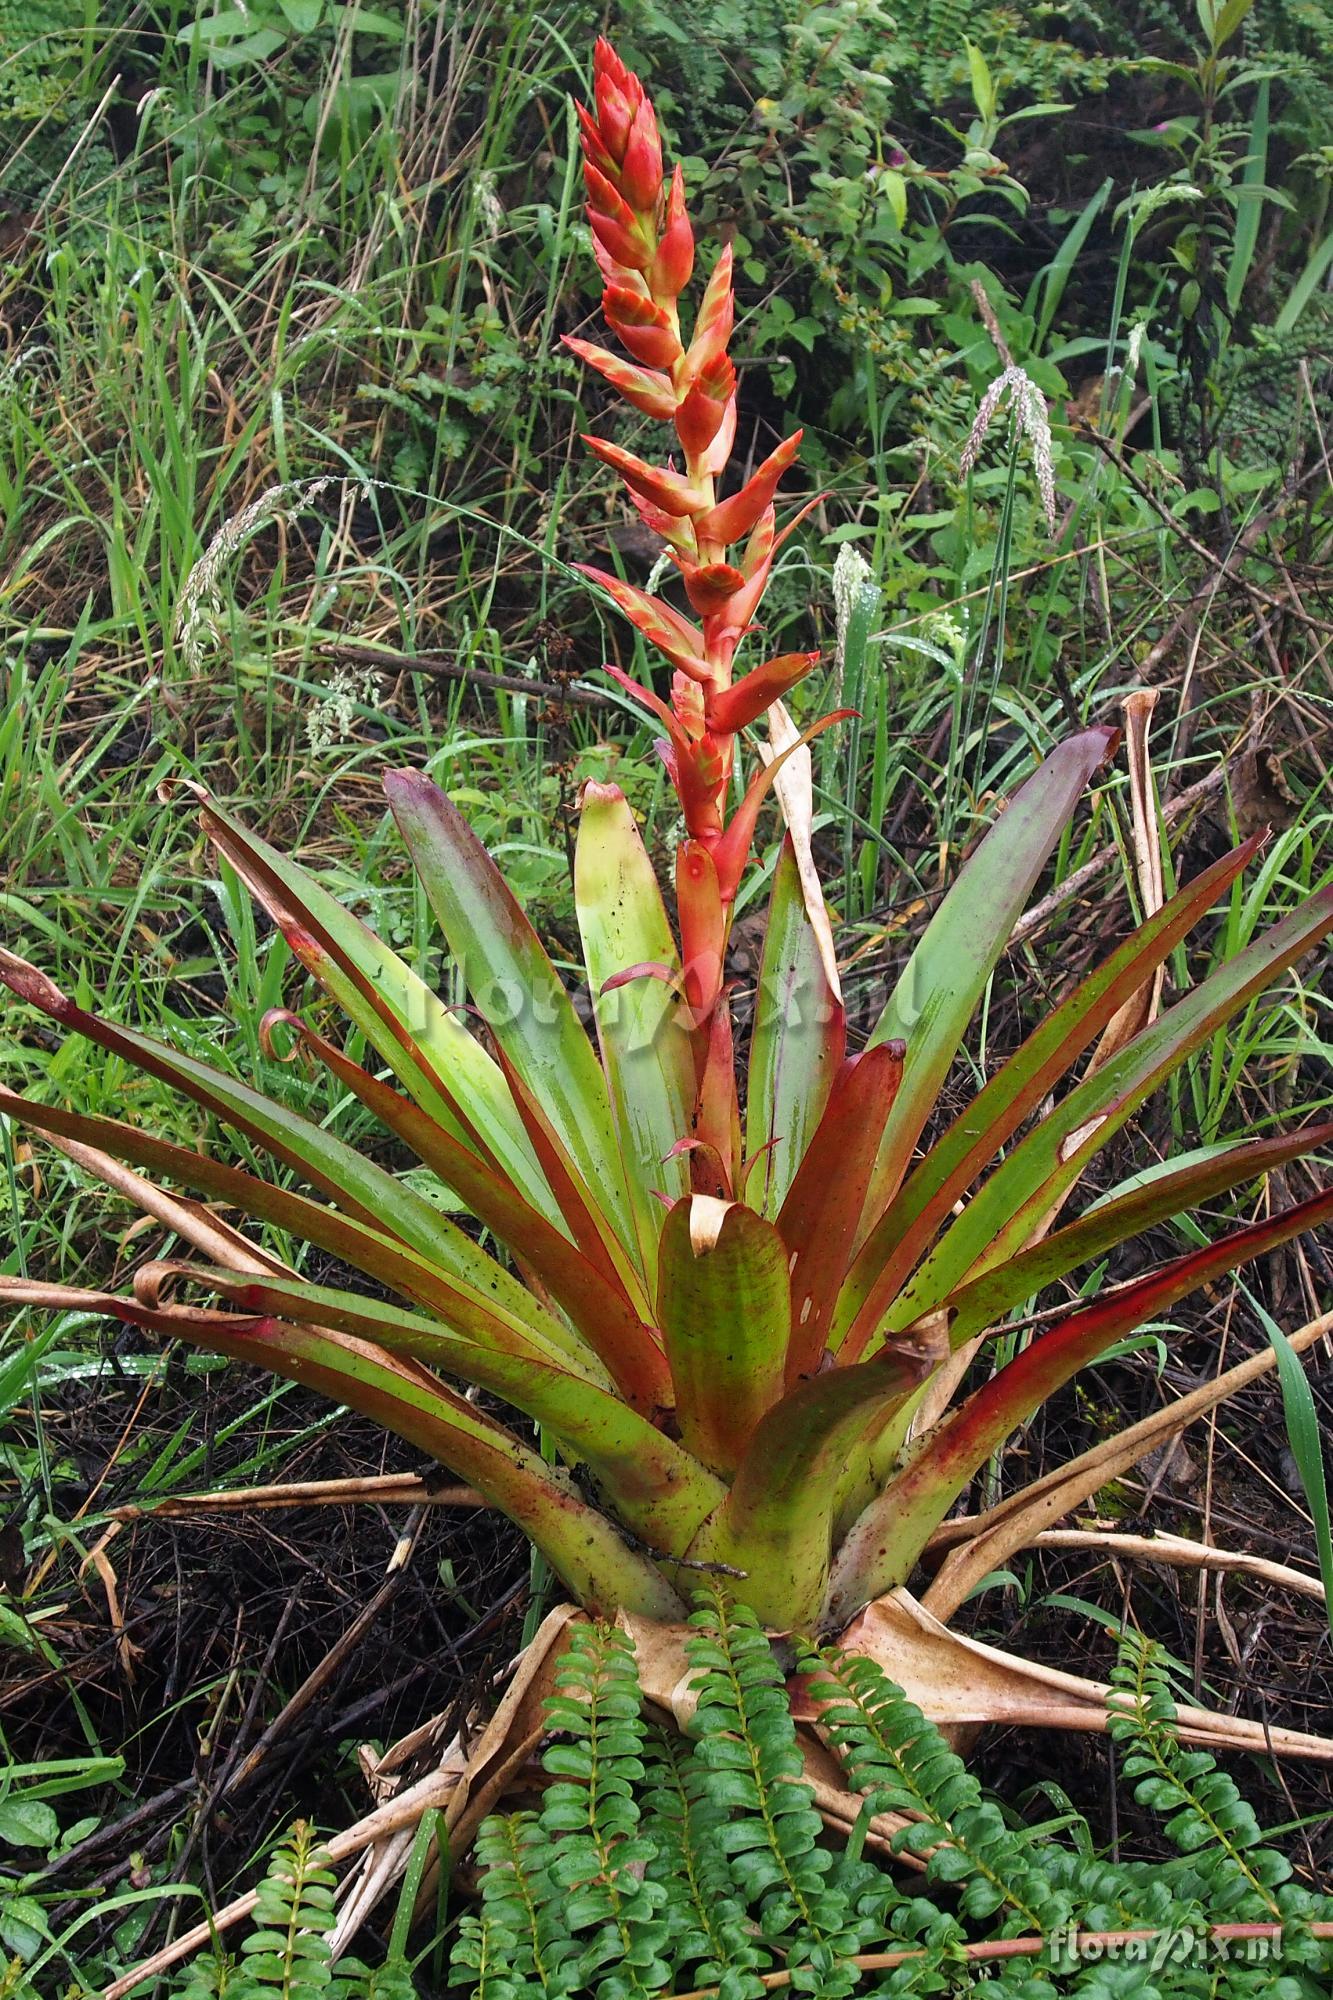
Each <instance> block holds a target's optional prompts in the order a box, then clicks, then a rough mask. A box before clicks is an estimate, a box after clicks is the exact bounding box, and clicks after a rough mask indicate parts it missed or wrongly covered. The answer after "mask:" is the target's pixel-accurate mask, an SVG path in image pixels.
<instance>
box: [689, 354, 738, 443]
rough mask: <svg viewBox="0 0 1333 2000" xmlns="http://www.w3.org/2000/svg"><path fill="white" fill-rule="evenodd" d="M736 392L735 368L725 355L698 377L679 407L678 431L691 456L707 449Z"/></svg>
mask: <svg viewBox="0 0 1333 2000" xmlns="http://www.w3.org/2000/svg"><path fill="white" fill-rule="evenodd" d="M724 366H725V373H724V372H723V367H724ZM735 393H736V371H735V369H734V368H733V367H732V365H731V362H730V360H729V359H728V357H727V356H726V355H721V356H719V360H718V363H717V364H715V365H714V366H713V367H712V368H709V369H707V370H705V371H704V373H703V374H701V375H699V376H697V377H696V378H695V381H694V384H693V386H692V387H691V388H690V389H688V390H687V391H686V393H685V395H684V396H683V397H682V398H681V401H680V403H679V404H678V405H677V408H676V435H677V437H678V438H679V439H680V442H681V445H682V447H683V448H684V450H685V452H686V454H687V456H688V457H690V458H698V457H700V456H701V455H702V454H703V453H704V452H706V451H707V449H708V447H709V445H710V444H711V443H712V442H713V439H714V438H715V437H716V436H717V434H718V432H719V431H720V430H721V428H722V423H723V419H724V418H725V416H726V414H727V405H728V403H729V402H730V401H731V399H732V397H733V396H734V395H735Z"/></svg>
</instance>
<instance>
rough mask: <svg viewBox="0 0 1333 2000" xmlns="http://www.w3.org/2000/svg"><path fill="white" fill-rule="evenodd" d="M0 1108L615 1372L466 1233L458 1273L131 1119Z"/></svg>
mask: <svg viewBox="0 0 1333 2000" xmlns="http://www.w3.org/2000/svg"><path fill="white" fill-rule="evenodd" d="M0 1112H3V1113H4V1114H5V1115H6V1116H8V1117H10V1118H17V1119H21V1120H22V1121H23V1123H24V1124H26V1125H30V1126H32V1127H33V1128H34V1129H35V1130H37V1131H40V1132H49V1133H52V1134H54V1135H55V1136H56V1137H57V1138H65V1139H72V1140H74V1141H75V1142H76V1143H77V1144H80V1145H84V1146H93V1147H95V1148H96V1149H97V1150H98V1151H99V1152H102V1153H109V1154H110V1155H111V1157H112V1158H113V1159H117V1160H125V1161H128V1162H130V1164H132V1165H134V1166H137V1167H146V1168H147V1169H148V1171H149V1172H150V1173H151V1174H153V1175H154V1176H155V1177H157V1178H159V1179H161V1178H163V1177H165V1178H166V1179H167V1180H171V1181H175V1182H176V1183H177V1185H179V1186H181V1187H189V1188H196V1189H198V1190H199V1191H200V1192H202V1193H204V1194H207V1195H211V1196H212V1197H213V1198H214V1200H215V1201H220V1202H222V1203H224V1204H225V1205H226V1206H227V1207H228V1208H232V1209H236V1210H238V1211H239V1212H240V1213H241V1214H242V1215H244V1216H246V1217H248V1218H252V1219H254V1220H258V1221H261V1222H269V1223H272V1224H273V1225H274V1227H275V1228H277V1229H282V1230H285V1231H287V1232H288V1233H289V1234H290V1235H292V1236H295V1237H297V1238H298V1239H300V1240H302V1241H304V1242H306V1243H310V1244H312V1245H313V1246H314V1247H315V1248H316V1249H318V1250H326V1251H328V1252H329V1253H330V1254H331V1255H332V1256H335V1257H337V1258H338V1259H339V1261H340V1262H342V1263H343V1264H347V1265H350V1266H351V1268H352V1269H353V1270H357V1271H362V1272H364V1273H365V1275H366V1276H367V1277H369V1278H374V1279H375V1280H376V1282H377V1283H379V1284H381V1285H387V1286H388V1287H389V1288H390V1290H392V1291H395V1292H397V1293H399V1294H400V1295H401V1296H402V1297H403V1298H405V1299H412V1300H414V1301H415V1302H416V1304H418V1305H421V1306H424V1307H425V1308H426V1309H427V1311H428V1312H432V1313H435V1314H436V1315H437V1316H438V1317H439V1318H440V1319H442V1320H443V1321H444V1322H445V1323H446V1324H447V1325H448V1326H450V1327H451V1328H452V1329H453V1330H454V1331H455V1332H456V1333H458V1334H461V1335H463V1336H464V1337H465V1338H467V1339H470V1340H477V1341H482V1342H485V1343H494V1344H499V1345H502V1346H504V1347H506V1348H508V1349H510V1350H511V1351H513V1352H519V1351H526V1352H528V1353H530V1354H532V1355H533V1356H534V1358H542V1359H545V1360H548V1361H553V1362H555V1363H557V1365H558V1366H560V1367H562V1368H570V1369H573V1370H574V1371H575V1372H576V1373H577V1374H579V1375H581V1376H583V1377H585V1378H586V1379H587V1380H588V1381H590V1382H595V1383H597V1384H598V1385H599V1386H601V1387H603V1388H606V1387H609V1386H610V1382H611V1377H610V1376H609V1375H608V1374H607V1372H606V1370H605V1369H604V1368H603V1367H602V1365H601V1363H600V1362H599V1361H598V1360H597V1357H596V1355H595V1354H594V1353H593V1351H592V1349H591V1348H590V1347H589V1346H588V1345H587V1344H586V1342H585V1341H583V1340H582V1339H581V1338H580V1336H579V1335H578V1334H577V1333H575V1332H574V1330H573V1328H572V1327H570V1326H568V1325H567V1324H566V1323H565V1321H564V1320H562V1319H559V1318H557V1317H556V1315H555V1314H554V1313H550V1312H547V1311H546V1310H545V1308H544V1307H543V1306H541V1305H540V1304H539V1303H538V1301H537V1299H536V1298H535V1297H534V1296H533V1294H532V1293H531V1292H530V1291H529V1290H528V1289H527V1287H526V1286H525V1285H523V1284H522V1283H521V1282H520V1281H519V1280H518V1279H517V1278H516V1277H514V1276H513V1274H512V1273H511V1272H509V1271H507V1270H506V1269H505V1267H504V1266H503V1264H497V1263H496V1261H495V1259H494V1258H493V1257H491V1256H488V1255H487V1253H486V1252H485V1251H484V1250H483V1249H481V1248H480V1246H479V1245H477V1244H474V1243H472V1241H471V1239H470V1238H469V1237H464V1238H463V1243H462V1245H461V1246H458V1247H459V1249H460V1252H461V1255H462V1257H463V1258H464V1259H465V1260H466V1261H467V1266H468V1271H467V1276H466V1278H464V1277H463V1276H462V1274H461V1273H459V1272H457V1271H455V1272H453V1273H452V1274H451V1273H450V1272H449V1271H447V1270H446V1269H444V1268H443V1267H442V1266H441V1265H440V1264H439V1263H437V1262H432V1261H431V1259H430V1258H428V1257H423V1256H422V1255H421V1254H420V1253H419V1252H418V1251H416V1250H413V1249H410V1248H409V1247H408V1246H407V1244H405V1243H403V1242H400V1241H399V1240H398V1239H397V1238H396V1237H393V1236H388V1235H386V1234H384V1232H383V1231H381V1230H378V1229H372V1228H371V1227H370V1225H369V1224H368V1223H364V1222H360V1221H358V1220H357V1219H356V1218H355V1217H354V1216H351V1215H345V1214H343V1212H342V1211H341V1210H340V1209H337V1208H326V1207H324V1206H323V1204H322V1203H320V1202H316V1201H311V1200H310V1199H309V1197H308V1196H306V1195H302V1194H297V1193H295V1192H294V1190H292V1189H291V1188H284V1187H277V1186H275V1185H274V1184H273V1182H271V1181H265V1180H261V1179H259V1177H258V1176H257V1175H255V1174H248V1173H246V1172H245V1171H244V1170H243V1169H242V1168H240V1167H233V1166H229V1165H227V1164H226V1162H225V1161H222V1160H217V1159H215V1158H214V1157H213V1156H212V1155H211V1154H209V1153H196V1152H194V1151H193V1150H192V1149H191V1148H190V1147H188V1146H175V1145H172V1144H171V1143H170V1141H168V1140H165V1139H158V1138H155V1137H154V1135H153V1134H152V1133H151V1132H141V1131H139V1130H138V1128H137V1127H136V1126H133V1125H123V1124H121V1123H120V1122H119V1121H118V1120H116V1119H113V1118H97V1117H92V1116H89V1115H86V1114H84V1113H82V1112H77V1111H64V1110H62V1109H60V1108H59V1107H58V1106H55V1105H49V1104H37V1103H34V1102H33V1101H31V1100H30V1099H28V1098H25V1097H18V1096H16V1095H15V1094H14V1093H13V1092H12V1091H9V1090H4V1089H0ZM468 1251H471V1253H472V1255H471V1257H470V1258H468V1257H467V1252H468Z"/></svg>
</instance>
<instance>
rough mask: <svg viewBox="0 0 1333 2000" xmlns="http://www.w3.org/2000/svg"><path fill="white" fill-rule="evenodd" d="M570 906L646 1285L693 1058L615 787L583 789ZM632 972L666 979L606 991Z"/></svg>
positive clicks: (646, 872)
mask: <svg viewBox="0 0 1333 2000" xmlns="http://www.w3.org/2000/svg"><path fill="white" fill-rule="evenodd" d="M574 902H575V907H576V910H577V912H578V921H579V934H580V936H581V938H582V940H583V958H584V963H585V965H586V966H587V971H588V988H589V991H590V992H591V994H592V996H593V1008H594V1013H595V1019H596V1023H597V1039H598V1044H599V1046H600V1048H601V1051H602V1067H603V1068H604V1070H605V1071H606V1076H607V1081H608V1083H609V1084H610V1087H611V1103H612V1107H613V1109H614V1112H615V1119H616V1131H617V1134H618V1137H619V1142H620V1154H621V1161H622V1164H623V1166H624V1170H625V1177H626V1180H627V1181H628V1183H629V1191H630V1200H631V1203H632V1205H633V1210H634V1227H635V1232H636V1235H637V1240H638V1248H639V1264H640V1268H641V1269H642V1271H643V1273H644V1276H645V1279H646V1281H647V1283H648V1285H649V1287H650V1288H651V1287H653V1286H655V1285H656V1282H657V1239H658V1236H659V1234H660V1231H661V1227H662V1210H661V1205H660V1203H659V1201H658V1195H659V1194H664V1195H666V1196H667V1198H668V1199H669V1200H672V1201H675V1200H676V1199H678V1198H679V1196H681V1195H683V1194H684V1193H685V1191H686V1188H687V1186H688V1181H689V1175H688V1169H687V1167H686V1164H685V1161H684V1159H683V1158H682V1157H680V1156H679V1155H677V1156H675V1157H674V1158H673V1157H671V1151H672V1148H673V1147H674V1146H675V1145H676V1143H677V1141H678V1140H680V1139H683V1138H685V1137H687V1136H688V1134H689V1131H690V1125H691V1119H692V1115H693V1108H694V1054H693V1051H692V1048H691V1045H690V1037H689V1035H688V1034H687V1032H686V1031H685V1029H684V1028H683V1027H682V1026H681V1024H680V1022H679V1020H678V1018H677V1016H678V1012H679V1001H678V999H677V994H678V992H679V990H680V960H679V956H678V954H677V951H676V941H675V938H674V937H673V935H672V931H671V925H670V922H669V921H668V919H667V913H666V908H665V905H664V904H663V901H662V892H661V890H660V888H659V887H658V883H657V877H656V875H655V874H654V872H653V864H652V862H651V861H650V859H649V858H648V852H647V850H646V848H645V847H644V844H643V841H642V840H641V839H640V837H639V829H638V827H637V826H636V825H635V822H634V815H633V813H632V812H631V811H630V809H629V805H628V802H627V801H626V799H625V797H624V794H623V793H622V792H621V791H620V790H619V789H618V787H616V786H615V785H597V784H589V785H586V786H585V787H584V791H583V803H582V809H581V812H580V814H579V831H578V841H577V844H576V846H575V850H574ZM636 966H660V967H662V968H663V969H664V971H665V972H666V973H667V975H668V979H662V978H655V977H651V976H648V975H646V974H645V975H644V976H641V977H639V978H636V979H631V980H627V981H625V982H624V983H618V984H616V985H615V986H613V987H612V988H611V990H610V991H608V990H607V987H608V982H609V981H612V980H616V979H617V978H618V975H620V974H623V973H626V972H629V971H630V970H631V969H632V968H634V967H636Z"/></svg>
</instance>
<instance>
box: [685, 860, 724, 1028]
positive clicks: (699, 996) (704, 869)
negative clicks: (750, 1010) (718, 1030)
mask: <svg viewBox="0 0 1333 2000" xmlns="http://www.w3.org/2000/svg"><path fill="white" fill-rule="evenodd" d="M676 909H677V913H678V915H679V918H680V958H681V972H682V976H683V977H684V980H685V998H686V1001H687V1003H688V1005H689V1008H690V1012H691V1015H692V1016H693V1018H694V1021H695V1022H696V1023H699V1022H703V1021H706V1020H707V1019H708V1017H709V1015H710V1014H711V1013H712V1010H713V1007H714V1005H715V1003H716V1001H717V997H718V994H719V993H720V992H721V991H722V959H723V954H724V953H725V951H726V948H727V919H726V912H725V911H724V910H723V907H722V897H721V893H720V891H719V889H718V880H717V869H716V867H715V866H714V864H713V857H712V855H711V854H710V853H709V851H708V849H707V848H706V847H705V846H704V844H703V842H702V841H699V840H685V841H682V842H681V844H680V846H679V847H678V848H677V849H676Z"/></svg>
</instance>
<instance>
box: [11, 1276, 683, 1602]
mask: <svg viewBox="0 0 1333 2000" xmlns="http://www.w3.org/2000/svg"><path fill="white" fill-rule="evenodd" d="M0 1299H3V1300H5V1301H6V1302H7V1303H9V1304H11V1305H15V1306H28V1307H31V1308H36V1309H48V1310H52V1311H65V1310H76V1311H91V1312H103V1313H106V1314H107V1315H108V1316H109V1317H112V1318H115V1319H119V1320H123V1321H124V1322H125V1323H126V1324H128V1325H131V1326H142V1327H147V1328H149V1329H150V1330H151V1331H152V1332H155V1333H163V1334H166V1335H168V1336H169V1337H171V1338H174V1339H180V1340H186V1341H189V1342H190V1343H191V1344H192V1345H194V1346H197V1347H204V1348H207V1349H209V1350H211V1351H212V1352H214V1353H218V1354H226V1355H229V1356H231V1357H232V1359H234V1360H237V1361H245V1362H249V1363H252V1364H253V1365H255V1366H257V1367H260V1368H263V1369H266V1370H268V1371H269V1372H270V1373H271V1374H274V1375H281V1376H283V1377H285V1378H287V1379H288V1380H291V1381H295V1382H301V1383H304V1384H305V1385H306V1387H308V1388H311V1389H314V1390H316V1391H317V1392H318V1393H319V1394H321V1395H324V1396H327V1397H329V1398H330V1399H331V1400H332V1401H333V1402H334V1403H339V1404H343V1405H345V1406H346V1407H347V1408H348V1409H353V1410H357V1411H359V1412H360V1413H361V1414H362V1415H363V1416H367V1417H370V1418H371V1419H372V1420H373V1421H374V1422H375V1423H378V1424H380V1425H382V1426H383V1428H384V1429H385V1430H389V1431H392V1432H393V1433H394V1434H395V1435H396V1436H398V1437H402V1438H406V1439H407V1441H408V1443H409V1444H412V1445H415V1446H416V1448H417V1450H419V1451H422V1452H424V1453H425V1454H426V1455H427V1456H428V1457H430V1458H433V1459H435V1460H436V1461H437V1462H438V1463H439V1464H441V1465H444V1466H447V1467H448V1468H449V1470H450V1471H451V1472H453V1473H454V1474H455V1475H456V1477H458V1478H460V1479H464V1480H466V1481H467V1482H468V1484H469V1485H471V1486H475V1487H476V1488H477V1490H478V1492H479V1493H481V1494H482V1495H483V1496H484V1497H485V1499H486V1500H487V1501H488V1502H489V1503H490V1504H491V1505H492V1506H494V1507H497V1508H499V1509H500V1511H501V1512H502V1513H504V1514H506V1515H508V1517H509V1519H510V1520H511V1521H513V1522H515V1523H516V1524H517V1525H518V1527H520V1528H521V1529H522V1530H523V1532H524V1534H525V1535H527V1537H528V1538H529V1540H530V1541H532V1542H533V1543H534V1544H535V1546H536V1547H537V1548H538V1549H540V1551H541V1553H542V1554H543V1555H544V1556H545V1557H546V1559H547V1561H548V1562H549V1563H550V1565H551V1567H552V1569H554V1570H555V1572H556V1574H557V1575H558V1576H559V1577H560V1578H561V1579H562V1580H563V1582H564V1583H565V1585H566V1586H567V1588H568V1589H569V1590H571V1591H572V1592H573V1593H574V1594H575V1595H576V1596H577V1598H578V1599H579V1601H580V1602H581V1603H582V1604H584V1605H586V1606H587V1607H588V1608H589V1609H590V1610H592V1609H594V1608H595V1607H600V1608H601V1610H602V1611H603V1612H604V1613H606V1614H611V1613H614V1612H616V1611H618V1610H621V1609H627V1608H629V1607H630V1606H632V1605H635V1604H637V1605H638V1606H640V1607H641V1610H642V1613H643V1615H645V1616H650V1617H657V1618H671V1617H673V1616H674V1617H679V1616H680V1615H681V1605H680V1600H679V1598H677V1597H676V1596H675V1595H674V1593H673V1592H672V1591H671V1590H670V1588H669V1586H668V1585H667V1584H666V1583H665V1581H664V1579H663V1578H662V1576H661V1574H660V1572H659V1571H658V1570H657V1569H655V1568H654V1566H653V1564H652V1563H651V1562H650V1561H649V1559H648V1558H647V1557H646V1556H644V1555H640V1554H638V1553H637V1552H636V1551H634V1550H632V1549H630V1548H629V1547H628V1545H627V1544H626V1543H625V1542H624V1540H623V1539H622V1538H621V1537H620V1536H619V1535H618V1534H617V1533H616V1530H615V1529H614V1527H613V1526H612V1524H611V1523H610V1522H609V1521H608V1520H607V1519H606V1517H605V1515H603V1514H600V1513H598V1511H597V1510H596V1508H594V1507H590V1506H589V1505H588V1504H587V1502H586V1501H584V1500H582V1499H580V1498H579V1496H578V1494H577V1493H576V1492H575V1491H574V1489H573V1487H572V1485H571V1484H570V1483H569V1481H568V1480H567V1479H566V1478H565V1476H564V1475H563V1474H562V1473H561V1472H559V1471H558V1470H557V1469H556V1468H555V1467H554V1466H550V1465H547V1464H545V1463H544V1462H543V1460H542V1459H541V1458H540V1457H539V1456H538V1454H537V1453H536V1452H535V1451H533V1450H532V1449H531V1448H530V1447H529V1446H528V1445H525V1444H524V1443H523V1442H522V1441H521V1440H520V1439H519V1438H517V1437H515V1436H514V1434H513V1432H512V1431H509V1430H506V1428H505V1427H504V1425H503V1424H498V1423H496V1422H495V1421H494V1419H493V1418H490V1417H487V1416H484V1415H483V1414H482V1413H481V1412H480V1411H479V1410H477V1409H475V1408H474V1407H473V1405H472V1404H471V1403H469V1402H468V1401H467V1400H466V1399H465V1398H464V1397H462V1396H458V1395H455V1394H454V1392H453V1391H452V1390H450V1389H447V1388H446V1387H445V1386H444V1384H443V1383H442V1382H435V1381H433V1380H432V1379H430V1378H429V1377H428V1376H427V1375H426V1374H425V1373H424V1371H423V1370H421V1369H419V1368H417V1367H416V1366H415V1365H414V1364H412V1363H410V1362H403V1361H396V1360H394V1359H393V1358H392V1357H391V1356H389V1355H387V1354H385V1353H383V1352H382V1351H381V1350H380V1349H378V1348H375V1347H372V1346H370V1345H368V1344H367V1343H365V1342H362V1341H358V1340H354V1339H353V1338H352V1337H351V1336H350V1335H343V1336H342V1337H341V1338H339V1339H335V1338H334V1337H333V1336H332V1335H330V1334H326V1333H321V1332H320V1331H319V1329H318V1328H315V1327H307V1326H294V1325H287V1324H285V1323H283V1322H282V1321H279V1320H262V1321H253V1322H249V1323H248V1324H249V1325H250V1326H251V1328H252V1329H253V1330H252V1331H251V1332H249V1333H242V1332H239V1331H237V1330H236V1326H235V1321H236V1315H235V1314H233V1313H218V1312H202V1311H198V1310H196V1309H193V1308H190V1307H186V1306H177V1307H168V1308H154V1307H150V1306H146V1305H144V1304H142V1303H141V1302H140V1301H139V1300H137V1299H122V1298H118V1297H116V1296H115V1294H113V1293H107V1292H87V1291H80V1290H77V1289H75V1288H73V1287H66V1286H60V1285H38V1284H33V1283H31V1282H29V1281H27V1280H24V1279H20V1278H0Z"/></svg>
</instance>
